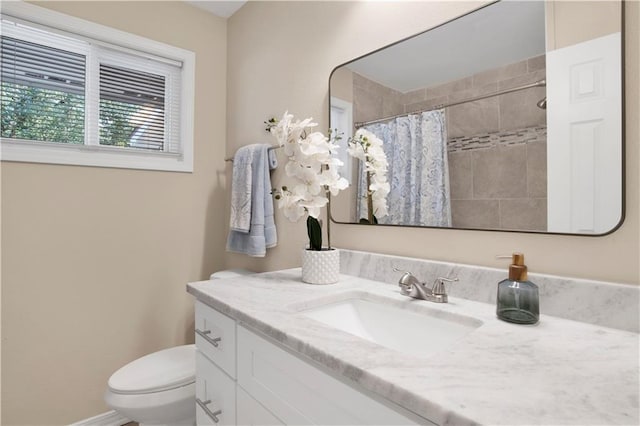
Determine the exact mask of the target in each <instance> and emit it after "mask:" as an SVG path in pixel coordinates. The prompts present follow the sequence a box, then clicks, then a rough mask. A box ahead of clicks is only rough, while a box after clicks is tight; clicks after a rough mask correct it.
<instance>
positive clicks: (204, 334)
mask: <svg viewBox="0 0 640 426" xmlns="http://www.w3.org/2000/svg"><path fill="white" fill-rule="evenodd" d="M196 334H198V336H200V337H202V338H203V339H204V340H206V341H207V342H209V343H211V344H212V345H213V346H214V347H216V348H217V347H218V342H219V341H220V340H222V337H214V338H213V339H212V338H211V337H209V334H211V330H204V331H202V330H198V329H197V328H196Z"/></svg>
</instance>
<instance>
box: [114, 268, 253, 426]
mask: <svg viewBox="0 0 640 426" xmlns="http://www.w3.org/2000/svg"><path fill="white" fill-rule="evenodd" d="M249 274H253V272H251V271H247V270H245V269H232V270H225V271H220V272H216V273H214V274H212V275H211V277H210V279H212V280H215V279H222V278H233V277H239V276H243V275H249ZM195 351H196V345H183V346H176V347H173V348H169V349H163V350H161V351H158V352H154V353H152V354H149V355H145V356H143V357H142V358H139V359H136V360H135V361H132V362H130V363H129V364H127V365H125V366H124V367H122V368H120V369H119V370H118V371H116V372H115V373H113V374H112V375H111V377H110V378H109V381H108V386H107V390H106V392H105V395H104V400H105V402H106V403H107V405H108V406H109V407H111V408H112V409H113V410H115V411H117V412H118V413H120V414H121V415H122V416H124V417H126V418H127V419H129V420H132V421H135V422H138V423H139V424H140V426H144V425H175V426H178V425H195V423H196V400H195V396H196V366H195Z"/></svg>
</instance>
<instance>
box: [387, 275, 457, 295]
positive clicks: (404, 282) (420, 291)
mask: <svg viewBox="0 0 640 426" xmlns="http://www.w3.org/2000/svg"><path fill="white" fill-rule="evenodd" d="M393 270H394V271H396V272H404V274H403V275H402V277H400V280H398V285H399V286H400V292H401V293H402V294H404V295H405V296H409V297H413V298H415V299H422V300H428V301H429V302H435V303H447V302H448V301H449V299H448V297H447V290H446V288H445V286H444V283H445V282H449V283H452V282H455V281H458V278H445V277H438V278H436V280H435V281H434V283H433V286H432V287H431V288H428V287H427V284H426V283H421V282H420V281H418V279H417V278H416V277H415V276H414V275H413V274H412V273H411V272H407V271H403V270H400V269H397V268H393Z"/></svg>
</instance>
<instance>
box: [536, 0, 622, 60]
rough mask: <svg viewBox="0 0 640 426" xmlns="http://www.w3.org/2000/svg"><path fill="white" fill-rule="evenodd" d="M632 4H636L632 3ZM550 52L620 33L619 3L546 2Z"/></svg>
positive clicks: (607, 1) (607, 0) (560, 0)
mask: <svg viewBox="0 0 640 426" xmlns="http://www.w3.org/2000/svg"><path fill="white" fill-rule="evenodd" d="M630 3H633V2H630ZM545 20H546V26H547V28H546V31H547V34H546V39H547V40H546V44H547V51H549V50H555V49H560V48H562V47H567V46H571V45H573V44H576V43H581V42H584V41H587V40H592V39H594V38H598V37H603V36H605V35H607V34H612V33H615V32H619V31H620V2H618V1H610V0H606V1H591V0H589V1H575V0H573V1H566V0H558V1H547V3H546V6H545Z"/></svg>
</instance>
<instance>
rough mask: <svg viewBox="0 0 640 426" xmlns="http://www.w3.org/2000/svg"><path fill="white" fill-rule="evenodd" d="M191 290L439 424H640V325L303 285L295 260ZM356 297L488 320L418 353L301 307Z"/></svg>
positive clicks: (360, 281)
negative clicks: (518, 316) (504, 314)
mask: <svg viewBox="0 0 640 426" xmlns="http://www.w3.org/2000/svg"><path fill="white" fill-rule="evenodd" d="M187 291H188V292H189V293H191V294H192V295H194V296H195V297H196V298H197V299H198V300H200V301H202V302H204V303H205V304H207V305H209V306H211V307H213V308H215V309H217V310H218V311H220V312H222V313H224V314H226V315H228V316H230V317H232V318H234V319H236V320H238V321H240V322H241V323H243V324H244V325H247V326H249V327H250V328H252V329H254V330H257V331H259V332H261V333H263V334H265V335H267V336H269V337H270V338H272V339H273V340H275V341H277V342H279V343H280V344H282V345H283V346H285V347H287V348H289V349H291V350H293V351H296V352H298V353H300V354H301V355H303V356H304V357H308V358H310V359H312V360H314V361H315V362H316V363H319V364H321V365H323V366H324V367H325V368H326V369H328V370H330V371H332V372H334V373H335V374H337V375H339V376H341V377H343V379H344V380H345V381H347V382H352V383H355V384H357V386H360V387H362V388H364V389H366V390H368V391H370V392H372V393H374V394H377V395H379V396H381V397H383V398H385V399H387V400H389V401H392V402H393V403H396V404H398V405H400V406H402V407H404V408H405V409H407V410H409V411H411V412H413V413H415V414H417V415H419V416H421V417H424V418H426V419H428V420H430V421H432V422H434V423H437V424H441V425H465V424H508V425H516V424H527V425H534V424H535V425H551V424H553V425H588V424H594V425H595V424H597V425H613V424H633V425H637V424H639V423H640V415H639V407H638V405H639V392H640V390H639V389H640V386H639V373H640V370H639V351H640V349H639V335H638V334H636V333H632V332H627V331H622V330H617V329H612V328H606V327H601V326H596V325H590V324H585V323H581V322H576V321H571V320H566V319H562V318H556V317H551V316H545V315H542V316H541V319H540V322H539V323H538V324H536V325H534V326H521V325H516V324H510V323H506V322H503V321H500V320H498V319H497V318H496V316H495V306H494V305H490V304H487V303H480V302H475V301H470V300H465V299H460V298H454V297H450V299H449V303H447V304H436V303H431V302H426V301H420V300H416V299H411V298H408V297H406V296H403V295H401V294H400V292H399V288H398V286H397V285H394V283H381V282H376V281H372V280H368V279H364V278H359V277H355V276H350V275H341V278H340V282H339V283H337V284H333V285H326V286H314V285H308V284H304V283H302V282H301V281H300V269H299V268H296V269H289V270H284V271H276V272H268V273H263V274H256V275H251V276H246V277H241V278H230V279H224V280H215V281H202V282H197V283H191V284H189V285H188V286H187ZM353 296H358V297H365V298H367V297H369V298H373V299H375V298H384V299H385V300H387V301H388V302H389V303H391V304H395V305H397V306H400V307H402V308H403V309H408V310H412V311H420V310H424V309H429V310H430V312H431V313H432V314H433V313H434V312H435V314H436V315H437V314H438V313H439V312H440V313H442V314H443V315H451V314H454V315H456V314H457V315H462V316H466V317H471V318H475V319H476V320H480V321H482V323H483V324H482V325H481V326H480V327H479V328H477V329H475V330H474V331H473V332H471V333H469V334H467V335H466V336H465V337H463V338H461V339H460V340H459V341H457V342H455V344H453V345H451V346H449V347H447V348H445V349H443V350H441V351H439V352H437V353H434V354H431V355H429V356H425V357H418V356H412V355H407V354H403V353H400V352H396V351H394V350H392V349H388V348H385V347H383V346H380V345H377V344H375V343H372V342H369V341H367V340H364V339H361V338H359V337H357V336H354V335H352V334H348V333H345V332H342V331H339V330H336V329H334V328H331V327H330V326H327V325H324V324H322V323H320V322H317V321H315V320H312V319H310V318H308V317H306V316H304V315H303V314H301V313H300V311H301V310H304V309H308V308H312V307H315V306H320V305H323V304H327V303H331V302H334V301H339V300H343V299H345V298H349V297H353ZM416 327H420V324H416Z"/></svg>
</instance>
